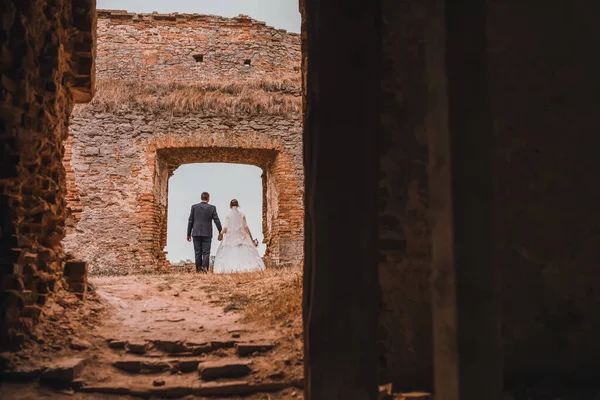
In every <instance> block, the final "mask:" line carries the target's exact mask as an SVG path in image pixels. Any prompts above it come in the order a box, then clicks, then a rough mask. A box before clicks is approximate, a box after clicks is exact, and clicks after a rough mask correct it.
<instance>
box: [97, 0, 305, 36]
mask: <svg viewBox="0 0 600 400" xmlns="http://www.w3.org/2000/svg"><path fill="white" fill-rule="evenodd" d="M96 7H97V8H99V9H112V10H127V11H132V12H139V13H151V12H152V11H158V12H159V13H171V12H178V13H181V14H183V13H186V14H213V15H220V16H223V17H235V16H237V15H239V14H245V15H249V16H250V17H252V18H254V19H257V20H259V21H264V22H266V23H267V25H270V26H273V27H275V28H277V29H286V30H287V31H289V32H296V33H299V32H300V11H299V8H298V0H168V1H165V0H97V3H96Z"/></svg>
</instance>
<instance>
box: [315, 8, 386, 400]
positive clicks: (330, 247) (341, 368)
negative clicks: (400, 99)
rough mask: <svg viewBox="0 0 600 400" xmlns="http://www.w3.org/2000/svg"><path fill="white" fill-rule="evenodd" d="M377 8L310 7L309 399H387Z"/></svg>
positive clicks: (378, 22)
mask: <svg viewBox="0 0 600 400" xmlns="http://www.w3.org/2000/svg"><path fill="white" fill-rule="evenodd" d="M377 3H378V2H372V3H371V2H339V1H334V0H321V1H316V0H306V2H305V4H304V7H305V9H304V17H305V23H306V25H305V27H306V31H305V33H306V38H307V52H308V56H307V59H308V69H307V75H306V76H307V81H306V90H307V98H306V107H307V108H306V115H305V125H304V165H305V171H306V195H305V212H306V219H305V233H306V236H305V285H304V324H305V325H304V332H305V365H306V371H305V379H306V385H305V387H306V389H305V391H306V393H305V398H306V399H353V400H361V399H376V398H377V378H378V371H377V365H378V361H377V351H376V336H377V316H378V302H379V286H378V279H377V265H376V258H377V189H378V181H379V179H378V175H379V167H378V165H379V157H378V156H379V154H378V148H377V143H378V141H379V137H378V135H379V104H378V97H379V91H380V75H379V70H380V50H379V43H380V42H381V40H380V31H379V24H380V10H379V6H378V4H377ZM305 65H306V64H305Z"/></svg>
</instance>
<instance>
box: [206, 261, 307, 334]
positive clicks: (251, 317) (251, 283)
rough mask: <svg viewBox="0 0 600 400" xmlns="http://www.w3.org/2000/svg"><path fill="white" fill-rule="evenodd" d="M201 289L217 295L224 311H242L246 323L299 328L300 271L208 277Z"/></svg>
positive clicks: (282, 270) (297, 268)
mask: <svg viewBox="0 0 600 400" xmlns="http://www.w3.org/2000/svg"><path fill="white" fill-rule="evenodd" d="M203 283H205V286H203V287H202V289H203V290H205V291H210V292H211V294H213V295H216V296H220V295H226V297H225V296H224V297H221V298H220V300H221V302H222V303H223V305H225V309H226V310H228V309H229V310H242V311H243V313H244V316H245V320H246V321H252V322H260V323H269V324H272V325H276V324H277V325H284V326H288V327H291V326H293V327H300V325H301V319H302V269H301V268H300V267H296V268H282V269H268V270H266V271H259V272H247V273H239V274H209V275H207V276H206V277H205V279H204V281H203Z"/></svg>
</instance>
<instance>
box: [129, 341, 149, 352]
mask: <svg viewBox="0 0 600 400" xmlns="http://www.w3.org/2000/svg"><path fill="white" fill-rule="evenodd" d="M126 349H127V352H128V353H134V354H144V353H146V351H147V350H148V342H129V343H127V346H126Z"/></svg>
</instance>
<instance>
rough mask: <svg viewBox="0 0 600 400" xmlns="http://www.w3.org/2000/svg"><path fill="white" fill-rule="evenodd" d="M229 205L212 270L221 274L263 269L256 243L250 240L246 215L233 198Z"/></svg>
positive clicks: (250, 235)
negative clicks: (229, 209) (229, 210)
mask: <svg viewBox="0 0 600 400" xmlns="http://www.w3.org/2000/svg"><path fill="white" fill-rule="evenodd" d="M229 207H230V208H231V212H230V213H229V215H228V216H227V218H226V219H225V226H224V228H223V231H222V232H221V234H222V235H223V236H222V239H223V240H222V241H221V244H220V245H219V248H218V249H217V254H216V256H215V263H214V267H213V272H214V273H216V274H222V273H228V272H246V271H254V270H261V269H265V264H264V263H263V260H262V258H261V257H260V254H258V250H257V249H256V246H258V244H257V243H256V242H255V241H253V240H252V234H251V233H250V228H248V223H247V222H246V215H245V214H244V213H243V212H241V211H240V210H239V207H240V204H239V203H238V201H237V200H236V199H233V200H231V203H229ZM219 239H221V238H219Z"/></svg>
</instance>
